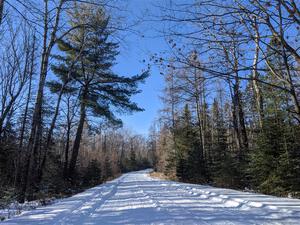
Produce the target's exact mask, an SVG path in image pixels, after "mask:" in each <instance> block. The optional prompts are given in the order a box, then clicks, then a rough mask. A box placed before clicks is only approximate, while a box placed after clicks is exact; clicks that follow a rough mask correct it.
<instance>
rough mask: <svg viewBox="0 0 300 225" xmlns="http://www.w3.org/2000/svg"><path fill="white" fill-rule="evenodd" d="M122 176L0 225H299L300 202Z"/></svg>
mask: <svg viewBox="0 0 300 225" xmlns="http://www.w3.org/2000/svg"><path fill="white" fill-rule="evenodd" d="M149 172H150V170H144V171H139V172H132V173H127V174H124V175H123V176H121V177H119V178H118V179H115V180H113V181H111V182H108V183H106V184H103V185H100V186H97V187H94V188H91V189H88V190H86V191H85V192H83V193H80V194H77V195H74V196H73V197H70V198H66V199H64V200H62V201H60V202H57V203H55V204H53V205H49V206H45V207H40V208H37V209H35V210H32V211H28V212H24V213H22V214H21V215H20V216H17V217H15V218H13V219H9V220H6V221H4V222H0V224H1V225H21V224H22V225H103V224H185V225H190V224H206V225H207V224H224V225H227V224H228V225H229V224H230V225H233V224H257V225H263V224H283V225H287V224H300V200H296V199H289V198H277V197H273V196H267V195H262V194H254V193H247V192H239V191H235V190H230V189H221V188H214V187H210V186H203V185H193V184H185V183H178V182H171V181H164V180H159V179H154V178H151V177H150V176H149Z"/></svg>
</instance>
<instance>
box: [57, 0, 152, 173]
mask: <svg viewBox="0 0 300 225" xmlns="http://www.w3.org/2000/svg"><path fill="white" fill-rule="evenodd" d="M70 21H71V25H72V26H73V27H76V26H78V25H82V24H87V25H86V26H80V28H78V29H76V30H75V31H74V32H72V33H70V34H69V36H68V37H67V38H66V40H64V41H61V47H60V50H61V51H62V52H63V53H64V55H65V56H63V57H56V59H57V61H58V62H59V63H58V64H56V65H55V66H53V68H52V69H53V71H54V72H55V73H56V74H58V76H59V77H60V78H61V77H64V78H61V79H67V78H65V76H66V74H68V75H70V73H69V71H72V72H71V75H70V78H69V77H68V78H69V79H71V82H72V84H73V85H72V87H74V88H77V90H78V92H79V95H80V97H79V98H80V118H79V123H78V126H77V131H76V135H75V140H74V144H73V149H72V155H71V160H70V164H69V176H71V175H72V174H73V173H74V169H75V167H76V161H77V156H78V152H79V147H80V142H81V136H82V131H83V125H84V122H85V121H86V119H87V112H88V111H89V112H90V113H91V114H92V115H93V116H95V117H102V118H105V119H106V120H109V121H110V122H112V123H121V120H119V119H117V118H116V116H115V114H114V112H115V111H118V112H134V111H141V110H142V109H141V108H139V107H138V106H137V105H136V104H135V103H133V102H131V100H130V98H131V96H132V95H134V94H136V93H138V92H139V90H138V84H139V83H140V82H143V81H144V80H145V78H146V77H147V76H148V72H144V73H142V74H141V75H136V76H132V77H125V76H120V75H117V74H115V73H114V72H113V71H112V70H111V68H112V66H113V65H114V62H115V57H116V56H117V54H118V50H117V49H118V44H117V43H114V42H112V41H111V35H112V32H113V31H112V30H111V29H110V28H109V18H108V17H107V16H106V15H105V12H104V10H103V9H102V8H99V7H93V8H92V7H91V6H88V5H84V4H82V5H80V7H77V9H76V10H75V12H74V13H71V14H70ZM77 55H80V57H78V60H76V62H75V63H74V58H76V57H77ZM67 72H68V73H67Z"/></svg>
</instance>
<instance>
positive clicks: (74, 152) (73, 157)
mask: <svg viewBox="0 0 300 225" xmlns="http://www.w3.org/2000/svg"><path fill="white" fill-rule="evenodd" d="M87 91H88V90H87V87H84V90H83V93H82V97H81V102H80V119H79V124H78V127H77V131H76V136H75V140H74V144H73V148H72V155H71V160H70V165H69V172H68V177H69V178H72V177H73V175H74V172H75V168H76V162H77V157H78V153H79V147H80V142H81V136H82V131H83V125H84V121H85V117H86V112H85V101H86V98H87Z"/></svg>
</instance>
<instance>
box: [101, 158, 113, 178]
mask: <svg viewBox="0 0 300 225" xmlns="http://www.w3.org/2000/svg"><path fill="white" fill-rule="evenodd" d="M112 176H113V173H112V168H111V162H110V160H109V157H108V156H106V157H105V161H104V173H103V179H109V178H112Z"/></svg>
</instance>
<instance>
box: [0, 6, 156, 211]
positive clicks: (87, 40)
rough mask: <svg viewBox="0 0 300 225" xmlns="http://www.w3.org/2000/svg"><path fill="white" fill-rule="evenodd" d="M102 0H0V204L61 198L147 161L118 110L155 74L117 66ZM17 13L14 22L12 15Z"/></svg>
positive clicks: (130, 106) (113, 29)
mask: <svg viewBox="0 0 300 225" xmlns="http://www.w3.org/2000/svg"><path fill="white" fill-rule="evenodd" d="M110 7H111V6H109V5H108V3H106V2H105V1H103V2H101V1H84V2H82V1H66V0H60V1H40V2H39V4H36V2H35V1H25V2H23V1H2V0H1V1H0V12H1V13H0V19H1V20H0V42H1V47H0V51H1V54H0V55H1V65H0V86H1V87H0V90H1V93H0V99H1V106H0V108H1V110H0V111H1V112H0V143H1V144H0V146H1V147H0V199H1V201H0V204H1V207H3V205H4V207H5V205H6V204H7V203H10V202H12V201H19V202H21V203H22V202H24V201H31V200H35V199H47V198H49V197H53V196H54V197H64V196H68V195H71V194H73V193H76V192H78V191H81V190H83V189H85V188H88V187H92V186H95V185H96V184H101V183H102V182H104V181H107V180H110V179H112V178H115V177H116V176H118V175H120V174H121V173H122V172H126V171H132V170H137V169H141V168H147V167H150V164H151V162H150V161H149V158H151V157H150V156H149V155H148V152H147V151H146V149H147V141H146V139H145V138H144V137H143V136H141V135H138V134H135V133H133V132H132V131H129V130H127V129H126V128H124V129H121V128H120V127H121V126H122V121H121V120H120V119H119V117H118V115H121V114H130V113H133V112H139V111H142V110H143V109H142V108H141V107H139V106H138V105H137V104H136V103H135V102H134V101H132V99H131V98H132V96H134V95H135V94H137V93H139V92H140V89H139V85H140V84H141V83H143V82H144V81H145V79H146V78H147V77H148V76H149V72H148V71H146V70H145V71H143V72H141V73H140V74H138V75H132V76H125V75H122V74H116V73H115V72H114V71H113V70H112V67H113V66H114V64H115V63H116V57H117V55H118V54H119V42H118V34H117V33H118V30H121V29H125V28H123V27H121V26H116V22H117V21H116V20H115V21H114V20H113V19H111V16H110V13H109V8H110ZM16 19H17V22H16V21H15V20H16Z"/></svg>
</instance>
